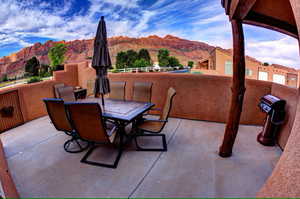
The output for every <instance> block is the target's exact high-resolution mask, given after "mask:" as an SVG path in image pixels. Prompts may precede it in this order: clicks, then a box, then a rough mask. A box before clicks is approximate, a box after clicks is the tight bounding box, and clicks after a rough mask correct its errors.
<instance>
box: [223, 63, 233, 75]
mask: <svg viewBox="0 0 300 199" xmlns="http://www.w3.org/2000/svg"><path fill="white" fill-rule="evenodd" d="M232 73H233V72H232V61H225V75H232Z"/></svg>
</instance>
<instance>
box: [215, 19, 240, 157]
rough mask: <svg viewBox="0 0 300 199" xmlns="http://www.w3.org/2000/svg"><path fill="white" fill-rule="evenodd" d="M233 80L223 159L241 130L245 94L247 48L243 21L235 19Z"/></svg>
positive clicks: (220, 153) (229, 152) (233, 24)
mask: <svg viewBox="0 0 300 199" xmlns="http://www.w3.org/2000/svg"><path fill="white" fill-rule="evenodd" d="M231 25H232V36H233V78H232V88H231V89H232V97H231V105H230V111H229V116H228V120H227V125H226V130H225V135H224V139H223V143H222V145H221V147H220V151H219V155H220V156H221V157H230V156H231V154H232V148H233V145H234V142H235V138H236V135H237V133H238V129H239V123H240V117H241V113H242V108H243V101H244V93H245V46H244V32H243V26H242V21H241V20H236V19H233V20H232V21H231Z"/></svg>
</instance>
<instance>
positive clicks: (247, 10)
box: [222, 0, 298, 38]
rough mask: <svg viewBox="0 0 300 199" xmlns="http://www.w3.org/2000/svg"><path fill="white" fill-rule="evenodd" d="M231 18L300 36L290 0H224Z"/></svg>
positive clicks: (223, 2)
mask: <svg viewBox="0 0 300 199" xmlns="http://www.w3.org/2000/svg"><path fill="white" fill-rule="evenodd" d="M222 5H223V7H224V8H225V11H226V14H227V15H229V18H230V19H239V20H242V22H243V23H245V24H250V25H255V26H260V27H264V28H268V29H271V30H275V31H278V32H281V33H284V34H287V35H290V36H292V37H295V38H298V29H297V25H296V21H295V17H294V14H293V9H292V7H291V4H290V2H289V1H288V0H222Z"/></svg>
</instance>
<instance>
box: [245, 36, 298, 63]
mask: <svg viewBox="0 0 300 199" xmlns="http://www.w3.org/2000/svg"><path fill="white" fill-rule="evenodd" d="M246 53H247V54H248V55H250V56H252V57H255V58H256V59H258V60H260V61H262V62H268V63H274V64H281V65H285V66H290V67H295V68H300V58H299V47H298V41H297V40H296V39H294V38H292V37H289V36H283V37H282V38H281V39H278V40H270V41H249V42H246Z"/></svg>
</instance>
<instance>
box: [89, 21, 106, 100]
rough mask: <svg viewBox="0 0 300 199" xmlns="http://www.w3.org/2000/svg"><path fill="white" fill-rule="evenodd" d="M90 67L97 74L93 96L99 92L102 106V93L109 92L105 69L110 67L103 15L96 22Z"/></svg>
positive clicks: (96, 95)
mask: <svg viewBox="0 0 300 199" xmlns="http://www.w3.org/2000/svg"><path fill="white" fill-rule="evenodd" d="M92 67H93V68H94V69H95V70H96V75H97V78H96V81H95V90H94V93H95V97H98V96H99V94H101V97H102V105H103V106H104V99H103V95H105V94H107V93H109V92H110V86H109V80H108V78H107V69H108V68H111V60H110V56H109V51H108V44H107V33H106V25H105V21H104V17H103V16H102V17H101V20H100V22H99V24H98V28H97V34H96V37H95V41H94V55H93V61H92Z"/></svg>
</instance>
